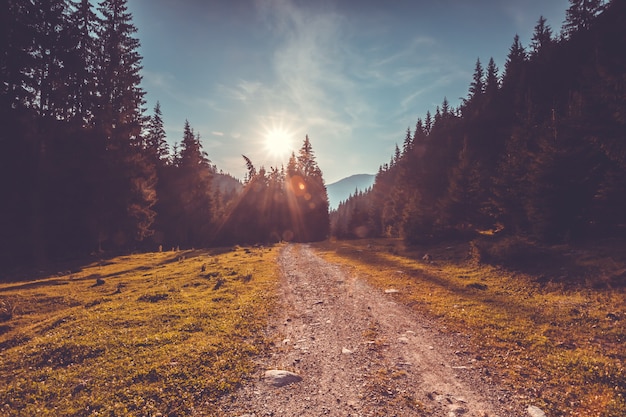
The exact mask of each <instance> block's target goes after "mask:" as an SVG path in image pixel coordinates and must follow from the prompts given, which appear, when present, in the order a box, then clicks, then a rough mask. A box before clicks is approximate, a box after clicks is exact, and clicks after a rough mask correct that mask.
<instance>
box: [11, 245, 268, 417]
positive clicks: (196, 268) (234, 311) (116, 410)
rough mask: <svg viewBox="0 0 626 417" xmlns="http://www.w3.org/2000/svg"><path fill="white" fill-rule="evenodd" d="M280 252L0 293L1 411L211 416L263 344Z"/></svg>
mask: <svg viewBox="0 0 626 417" xmlns="http://www.w3.org/2000/svg"><path fill="white" fill-rule="evenodd" d="M278 252H279V251H278V250H275V249H273V248H271V247H270V248H260V247H259V248H238V247H235V248H234V249H227V250H195V251H178V252H161V253H145V254H137V255H130V256H121V257H117V258H113V259H108V260H101V261H98V262H95V263H91V264H88V265H85V266H81V267H74V268H73V269H72V270H68V271H65V272H60V273H57V274H54V275H52V276H48V277H45V278H42V279H37V280H28V277H27V276H19V277H16V278H19V279H20V280H19V281H15V282H9V283H3V284H0V414H2V415H4V416H30V415H38V416H97V415H107V416H167V415H176V416H185V415H213V414H212V410H213V409H214V404H215V402H216V401H217V400H218V399H219V398H220V397H221V396H223V395H225V394H227V393H229V392H232V391H233V390H234V389H236V388H237V387H238V386H239V384H241V382H242V381H243V380H244V379H245V378H247V377H248V376H249V375H250V374H251V373H252V371H253V369H254V368H255V363H254V358H255V357H256V355H259V354H260V353H262V352H263V351H264V349H266V348H267V346H268V340H267V338H266V336H265V331H264V330H265V328H266V326H267V321H268V318H269V317H270V316H271V311H272V310H273V308H274V305H275V301H276V300H275V298H274V296H273V294H275V286H276V283H277V277H278V274H277V270H276V266H275V265H276V262H275V258H276V256H277V254H278Z"/></svg>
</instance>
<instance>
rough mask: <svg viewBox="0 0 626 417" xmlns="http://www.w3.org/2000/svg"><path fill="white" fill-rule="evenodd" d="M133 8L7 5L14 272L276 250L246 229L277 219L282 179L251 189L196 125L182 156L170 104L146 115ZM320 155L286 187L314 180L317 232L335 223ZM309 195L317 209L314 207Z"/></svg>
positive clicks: (85, 2)
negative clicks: (273, 207)
mask: <svg viewBox="0 0 626 417" xmlns="http://www.w3.org/2000/svg"><path fill="white" fill-rule="evenodd" d="M126 4H127V2H126V0H102V1H100V2H99V3H98V4H97V5H96V6H94V5H92V3H91V2H90V1H89V0H76V1H67V0H45V1H44V0H8V1H4V2H2V3H1V5H0V7H1V9H0V31H1V32H2V33H1V36H0V79H1V80H2V83H0V122H1V127H0V149H2V152H1V153H0V194H1V195H2V204H1V205H0V267H5V266H11V265H19V264H25V263H39V264H41V263H45V262H47V261H53V260H57V259H63V258H73V257H78V256H84V255H86V254H89V253H93V252H100V251H107V252H127V251H130V250H142V249H151V250H154V249H156V248H158V247H159V246H162V247H164V248H167V249H169V248H170V247H198V246H206V245H218V244H223V243H236V242H238V241H246V242H256V241H267V240H269V239H270V232H269V231H266V230H262V231H261V230H259V229H262V228H261V227H256V226H254V225H252V224H251V225H250V227H248V228H242V227H238V226H236V222H235V221H234V220H232V219H233V218H238V217H239V218H242V219H245V220H246V221H254V220H256V219H259V218H260V217H263V216H268V212H267V211H266V209H265V208H263V207H260V206H259V205H258V204H257V203H258V201H257V200H255V198H253V197H252V196H258V199H262V198H267V197H261V196H262V195H265V194H266V192H265V191H263V186H265V184H266V183H267V186H268V187H269V186H270V185H271V186H272V187H275V186H276V184H278V183H277V182H276V181H274V180H273V179H272V180H269V179H268V178H269V174H267V173H266V172H265V171H264V170H262V171H261V172H259V173H254V175H252V173H251V175H250V176H249V178H248V181H247V184H246V186H245V188H244V187H243V185H242V184H241V183H239V182H238V181H237V180H235V179H233V178H232V177H230V176H228V175H225V174H222V173H218V172H217V169H216V167H215V166H214V165H212V164H211V162H210V160H209V159H208V156H207V154H206V153H205V152H204V151H203V150H202V146H201V141H200V136H199V134H198V133H196V132H195V131H194V130H193V129H192V128H191V126H190V124H189V122H185V125H184V132H183V137H182V138H181V141H180V143H179V144H176V145H175V146H174V149H169V146H168V143H167V141H166V135H165V130H164V126H163V119H162V112H161V108H160V105H159V104H158V103H157V105H156V106H155V108H154V113H153V114H152V115H151V116H146V115H145V113H146V110H145V109H144V105H145V100H144V96H145V91H144V90H143V89H142V87H141V85H140V84H141V74H140V71H141V69H142V67H141V59H142V58H141V56H140V54H139V52H138V48H139V40H138V39H137V37H136V36H135V35H136V32H137V29H136V27H135V26H134V25H133V22H132V16H131V14H130V13H129V12H128V9H127V5H126ZM306 143H307V144H308V145H307V146H308V147H309V148H308V151H306V152H309V153H308V154H307V153H306V152H305V154H306V155H308V156H309V157H310V159H306V155H305V156H303V154H302V152H301V155H300V156H299V157H298V158H296V162H294V164H293V166H291V164H290V167H289V168H288V170H287V171H288V172H287V173H286V174H285V178H295V177H296V176H297V173H300V172H302V174H299V175H300V177H301V178H302V184H304V186H305V190H306V192H305V193H304V194H303V195H302V196H300V195H298V196H297V198H296V199H295V200H294V201H295V202H296V203H297V204H298V207H300V208H301V209H302V210H303V211H302V215H303V218H304V219H305V220H303V224H307V225H308V224H309V223H307V222H309V221H310V219H311V218H316V219H318V220H319V219H321V218H322V217H323V213H322V212H323V211H324V207H326V213H325V215H326V219H328V210H327V207H328V206H327V203H326V206H324V203H323V201H321V200H323V199H324V198H325V187H323V180H322V179H321V172H319V169H318V168H316V165H315V162H314V158H312V151H311V149H310V142H309V141H308V138H307V140H306ZM306 163H312V164H313V165H314V167H315V169H317V171H316V172H315V173H313V172H312V171H307V170H308V169H313V168H311V167H310V166H308V165H306ZM314 177H315V178H316V179H315V180H313V178H314ZM320 184H321V188H320V187H319V185H320ZM316 187H318V188H319V190H318V188H316ZM283 188H285V187H283ZM242 189H243V192H242ZM272 192H273V189H272ZM268 193H269V191H268ZM267 195H270V194H267ZM307 196H310V198H309V200H310V201H309V202H310V204H311V205H314V206H315V209H314V208H311V207H310V206H307V207H304V205H303V204H302V201H301V200H302V198H304V199H306V197H307ZM301 197H302V198H301ZM318 200H320V201H321V202H320V201H318ZM296 203H294V204H296ZM244 207H247V208H245V209H244ZM294 207H295V206H294ZM231 212H232V215H231ZM316 216H318V217H316ZM285 218H287V217H286V216H285V217H282V218H281V220H284V219H285ZM242 221H243V220H242ZM319 221H321V220H319ZM255 224H256V223H255ZM262 224H264V225H265V226H263V227H265V228H266V229H267V230H269V229H271V230H272V234H271V235H272V237H273V238H276V236H280V237H289V236H285V235H284V233H283V232H284V230H282V229H283V227H282V226H281V227H278V226H272V227H270V226H269V223H267V222H265V223H262ZM253 226H254V227H253ZM284 229H285V230H286V229H287V227H286V226H285V227H284ZM291 229H293V237H294V238H297V239H302V240H305V239H309V238H319V236H320V235H319V234H316V233H313V232H312V230H310V227H308V226H307V227H303V228H302V229H298V228H290V230H291ZM316 230H317V228H316ZM319 230H324V229H323V228H321V229H319ZM231 232H232V234H231ZM274 232H275V233H274ZM327 232H328V227H326V234H327ZM288 235H289V234H288Z"/></svg>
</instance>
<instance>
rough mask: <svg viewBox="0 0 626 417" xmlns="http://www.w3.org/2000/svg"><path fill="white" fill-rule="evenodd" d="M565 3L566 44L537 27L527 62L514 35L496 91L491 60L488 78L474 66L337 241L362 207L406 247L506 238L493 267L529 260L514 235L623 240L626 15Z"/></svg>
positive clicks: (379, 229) (377, 230)
mask: <svg viewBox="0 0 626 417" xmlns="http://www.w3.org/2000/svg"><path fill="white" fill-rule="evenodd" d="M571 4H572V5H571V7H570V9H569V10H568V16H567V22H566V24H565V26H564V28H563V30H564V36H562V37H561V39H559V40H556V39H554V38H553V36H552V30H551V28H550V26H549V25H548V24H547V22H546V20H545V19H544V18H540V19H539V21H538V23H537V25H536V26H535V33H534V35H533V38H532V43H531V46H530V54H527V52H526V50H525V48H524V47H523V46H522V44H521V43H520V40H519V37H518V36H515V38H514V42H513V45H512V46H511V48H510V50H509V55H508V58H507V61H506V63H505V68H504V73H503V75H502V80H501V82H500V80H499V78H498V69H497V68H496V66H495V63H494V62H493V60H490V62H489V65H488V66H487V69H486V75H485V74H484V71H483V68H482V65H481V63H480V60H477V62H476V67H475V70H474V76H473V79H472V81H471V84H470V88H469V94H468V97H467V99H465V100H464V101H463V104H462V106H461V107H460V109H458V110H456V111H454V110H449V103H447V100H444V104H443V105H442V106H441V107H437V109H436V112H435V117H434V119H433V118H432V117H431V115H430V112H429V113H427V114H426V119H425V120H426V123H425V124H424V123H422V121H421V120H418V123H417V126H416V132H415V134H414V137H413V138H411V140H408V139H405V142H404V146H403V149H402V152H401V153H400V154H398V151H396V153H395V154H394V156H393V157H392V160H391V162H390V164H386V165H384V166H382V167H381V169H380V171H379V173H378V176H377V178H376V183H375V185H374V187H373V189H372V190H371V191H370V192H369V193H367V194H366V195H363V196H360V195H359V196H353V197H351V199H349V200H348V201H346V202H345V203H343V204H342V206H340V207H339V209H338V210H337V213H334V214H333V218H334V219H337V221H334V222H333V226H334V229H333V233H335V234H336V235H337V236H350V230H349V228H347V226H346V225H348V224H349V222H350V220H346V219H350V216H351V215H352V213H353V212H354V214H356V215H357V217H358V216H360V215H361V214H360V213H361V212H362V210H363V209H362V206H361V205H359V207H358V211H355V205H356V202H357V201H359V202H362V201H367V203H366V204H367V205H368V207H367V208H366V211H367V213H368V215H369V218H368V222H369V224H370V225H371V226H372V227H371V228H370V231H371V232H372V233H373V234H375V235H377V236H402V237H404V238H405V240H406V241H407V242H408V243H418V242H426V241H432V240H433V239H442V238H449V237H451V236H458V235H464V236H467V235H468V234H469V235H470V236H472V235H475V234H476V233H478V232H485V231H494V230H498V231H500V230H503V231H504V232H503V233H505V234H506V235H507V236H511V239H512V240H511V241H501V242H500V243H499V244H498V245H495V246H494V247H492V248H488V249H485V250H483V252H484V254H485V256H487V257H490V256H491V257H492V258H494V259H496V258H498V259H501V258H502V259H503V258H511V259H513V260H516V259H517V261H519V262H525V261H527V260H528V259H527V257H526V255H527V254H530V255H529V256H534V255H536V254H535V253H534V252H533V251H532V250H531V249H530V246H528V247H526V246H520V243H521V241H519V240H518V241H515V239H516V237H517V236H530V237H531V238H532V239H533V240H535V241H537V242H562V241H571V240H577V239H584V238H587V237H591V236H593V237H602V236H610V235H620V234H623V233H624V231H625V228H626V197H625V196H626V180H625V179H624V178H626V146H625V145H624V144H626V116H625V115H626V91H625V88H626V87H625V86H626V82H625V81H626V80H625V78H624V74H625V73H626V54H624V53H622V52H621V51H622V49H623V48H622V47H621V46H620V45H624V44H626V6H625V3H624V2H618V1H613V2H610V3H608V4H606V5H604V4H603V2H601V1H591V2H587V1H584V2H582V1H578V0H572V2H571ZM358 221H359V220H355V222H358ZM350 237H355V236H350ZM507 242H508V243H511V244H510V245H509V244H508V243H507ZM517 261H516V262H517Z"/></svg>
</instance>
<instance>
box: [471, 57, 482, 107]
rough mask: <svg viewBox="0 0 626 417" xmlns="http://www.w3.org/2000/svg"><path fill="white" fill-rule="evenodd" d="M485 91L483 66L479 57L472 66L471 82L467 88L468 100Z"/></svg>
mask: <svg viewBox="0 0 626 417" xmlns="http://www.w3.org/2000/svg"><path fill="white" fill-rule="evenodd" d="M484 92H485V80H484V71H483V66H482V64H481V63H480V58H477V59H476V66H475V67H474V75H473V77H472V83H471V84H470V88H469V95H468V100H469V101H472V100H474V99H476V98H477V97H480V96H481V95H482V94H483V93H484Z"/></svg>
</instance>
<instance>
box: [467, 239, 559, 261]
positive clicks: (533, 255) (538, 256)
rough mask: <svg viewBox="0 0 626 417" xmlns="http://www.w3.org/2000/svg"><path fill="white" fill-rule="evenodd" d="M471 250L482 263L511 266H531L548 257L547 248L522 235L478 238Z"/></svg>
mask: <svg viewBox="0 0 626 417" xmlns="http://www.w3.org/2000/svg"><path fill="white" fill-rule="evenodd" d="M471 252H472V257H473V258H474V259H475V260H477V261H479V262H481V263H488V264H494V265H502V266H511V267H521V266H529V265H532V264H535V263H537V262H539V261H544V260H545V259H546V257H547V253H546V252H545V250H542V249H541V248H540V247H538V246H537V245H536V244H535V243H534V242H532V241H530V240H529V239H527V238H524V237H520V236H506V237H501V238H500V237H497V238H484V239H477V240H474V241H473V242H472V249H471Z"/></svg>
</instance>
